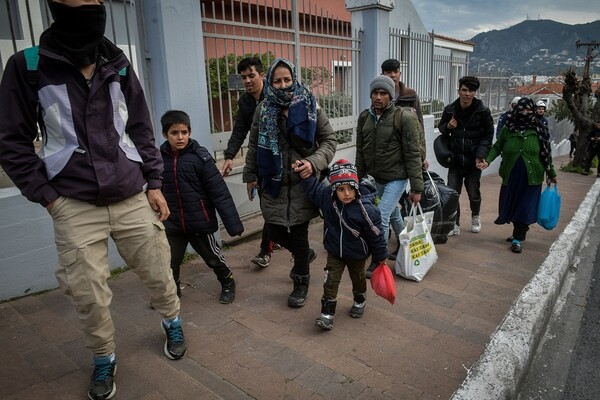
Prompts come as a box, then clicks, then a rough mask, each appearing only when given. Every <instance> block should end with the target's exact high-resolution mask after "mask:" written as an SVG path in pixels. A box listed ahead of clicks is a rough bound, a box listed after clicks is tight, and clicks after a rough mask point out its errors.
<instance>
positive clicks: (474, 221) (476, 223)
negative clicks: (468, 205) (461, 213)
mask: <svg viewBox="0 0 600 400" xmlns="http://www.w3.org/2000/svg"><path fill="white" fill-rule="evenodd" d="M480 231H481V218H480V217H479V215H473V217H471V232H473V233H479V232H480Z"/></svg>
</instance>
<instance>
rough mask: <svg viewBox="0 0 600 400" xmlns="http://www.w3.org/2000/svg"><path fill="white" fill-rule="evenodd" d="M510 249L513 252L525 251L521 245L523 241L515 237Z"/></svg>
mask: <svg viewBox="0 0 600 400" xmlns="http://www.w3.org/2000/svg"><path fill="white" fill-rule="evenodd" d="M510 249H511V250H512V252H513V253H521V252H522V251H523V246H521V241H520V240H517V239H513V241H512V245H511V246H510Z"/></svg>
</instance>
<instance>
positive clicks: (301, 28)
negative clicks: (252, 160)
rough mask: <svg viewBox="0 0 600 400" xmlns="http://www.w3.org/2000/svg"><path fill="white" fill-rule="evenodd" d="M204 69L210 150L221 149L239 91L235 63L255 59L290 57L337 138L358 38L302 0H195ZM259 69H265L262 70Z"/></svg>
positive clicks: (353, 90) (349, 107) (347, 133)
mask: <svg viewBox="0 0 600 400" xmlns="http://www.w3.org/2000/svg"><path fill="white" fill-rule="evenodd" d="M201 3H202V25H203V35H204V51H205V68H206V75H207V77H208V79H209V85H208V96H209V99H210V101H209V107H210V118H211V121H210V122H211V129H212V132H213V148H214V149H215V151H216V153H217V154H216V155H217V157H219V155H220V154H219V153H220V152H221V151H222V150H224V149H225V148H226V144H227V140H228V138H229V135H230V133H231V129H232V125H233V120H234V117H235V112H236V110H237V99H238V97H239V95H240V94H241V93H243V91H244V87H243V84H242V82H241V79H240V78H239V76H238V75H237V64H238V62H239V61H240V60H241V59H242V58H244V57H248V56H256V57H259V58H261V60H262V61H263V64H264V69H265V70H266V69H267V68H268V66H269V64H270V62H271V61H273V60H274V59H275V58H278V57H283V58H287V59H289V60H291V61H292V62H293V63H294V65H295V66H296V70H297V71H298V72H299V79H300V80H301V81H302V83H303V84H304V85H305V86H307V87H309V88H310V89H311V90H312V92H313V94H314V95H315V97H316V98H317V101H318V103H319V105H320V106H321V107H322V108H323V109H324V110H325V112H326V113H327V115H328V116H329V119H330V122H331V124H332V126H333V128H334V129H335V130H336V132H337V134H338V139H339V140H340V141H341V142H345V141H350V140H351V134H352V128H353V126H354V121H355V117H354V116H355V115H357V114H358V110H357V109H356V106H355V105H353V102H352V99H353V97H357V96H358V85H356V84H355V82H357V81H358V75H357V74H358V70H359V68H358V67H357V65H356V64H357V62H358V61H357V60H358V52H359V51H360V38H359V33H358V32H357V31H355V30H354V31H353V30H352V28H351V26H350V23H349V22H348V21H341V20H339V19H337V18H333V17H332V16H330V15H329V12H328V11H326V10H323V9H321V10H315V9H314V7H313V6H312V5H311V3H310V1H292V0H285V1H277V2H276V1H275V0H273V1H272V2H268V1H264V2H244V1H240V2H229V1H225V0H221V1H202V2H201ZM265 72H266V71H265Z"/></svg>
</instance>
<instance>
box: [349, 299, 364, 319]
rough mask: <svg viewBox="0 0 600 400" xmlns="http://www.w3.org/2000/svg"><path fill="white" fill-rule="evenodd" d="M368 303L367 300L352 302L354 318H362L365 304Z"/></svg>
mask: <svg viewBox="0 0 600 400" xmlns="http://www.w3.org/2000/svg"><path fill="white" fill-rule="evenodd" d="M366 305H367V302H366V301H363V302H362V303H357V302H356V301H355V302H354V304H352V308H351V309H350V316H351V317H352V318H361V317H362V316H363V314H364V313H365V306H366Z"/></svg>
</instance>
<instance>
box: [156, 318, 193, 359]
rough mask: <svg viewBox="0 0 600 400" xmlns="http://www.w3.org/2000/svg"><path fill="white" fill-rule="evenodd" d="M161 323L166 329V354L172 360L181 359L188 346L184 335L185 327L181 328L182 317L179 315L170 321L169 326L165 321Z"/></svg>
mask: <svg viewBox="0 0 600 400" xmlns="http://www.w3.org/2000/svg"><path fill="white" fill-rule="evenodd" d="M160 325H161V326H162V328H163V330H164V331H165V336H166V339H165V346H164V351H165V355H166V356H167V357H169V358H170V359H171V360H179V359H180V358H181V357H183V356H184V355H185V352H186V351H187V346H186V345H185V338H184V337H183V328H181V318H180V317H177V318H175V319H174V320H172V321H170V324H169V326H167V325H166V324H165V321H161V323H160Z"/></svg>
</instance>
